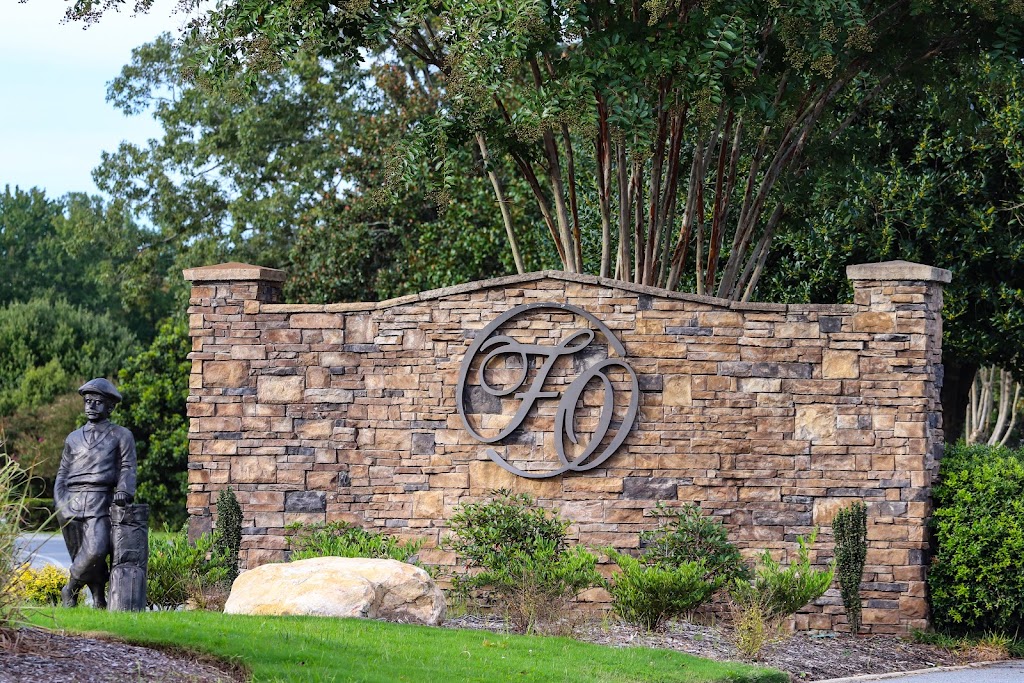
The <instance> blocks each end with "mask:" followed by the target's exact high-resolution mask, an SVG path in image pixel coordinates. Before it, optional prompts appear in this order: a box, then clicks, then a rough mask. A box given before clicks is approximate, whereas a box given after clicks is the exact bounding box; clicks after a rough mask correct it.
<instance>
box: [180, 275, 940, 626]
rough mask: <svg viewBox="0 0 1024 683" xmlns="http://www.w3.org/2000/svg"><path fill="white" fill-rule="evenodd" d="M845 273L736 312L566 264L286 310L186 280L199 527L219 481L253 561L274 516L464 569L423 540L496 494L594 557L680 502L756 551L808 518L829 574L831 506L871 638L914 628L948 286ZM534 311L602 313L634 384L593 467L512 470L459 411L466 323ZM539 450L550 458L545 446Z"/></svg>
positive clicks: (239, 280)
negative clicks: (546, 518) (844, 290)
mask: <svg viewBox="0 0 1024 683" xmlns="http://www.w3.org/2000/svg"><path fill="white" fill-rule="evenodd" d="M848 276H849V277H850V279H851V280H852V281H853V286H854V291H855V296H854V303H853V304H849V305H777V304H755V303H745V304H739V303H730V302H727V301H724V300H720V299H714V298H709V297H699V296H692V295H685V294H678V293H671V292H666V291H663V290H658V289H654V288H649V287H643V286H639V285H630V284H626V283H621V282H616V281H611V280H603V279H599V278H595V277H590V276H582V275H569V274H565V273H560V272H545V273H535V274H529V275H523V276H514V277H506V278H499V279H496V280H490V281H486V282H478V283H471V284H467V285H463V286H458V287H452V288H449V289H445V290H439V291H435V292H427V293H423V294H420V295H413V296H409V297H403V298H400V299H395V300H391V301H385V302H381V303H367V304H333V305H331V304H329V305H292V304H280V303H277V302H278V301H279V299H280V286H281V283H282V281H283V280H284V277H285V276H284V273H283V272H281V271H275V270H270V269H266V268H260V267H255V266H247V265H244V264H224V265H220V266H209V267H205V268H196V269H192V270H188V271H185V277H186V278H187V279H188V280H190V281H191V282H192V298H191V306H190V308H189V313H190V328H191V331H190V334H191V336H192V338H193V353H192V356H191V358H192V375H191V379H190V387H191V391H190V397H189V403H188V415H189V417H190V431H189V439H190V447H189V453H190V455H189V473H188V474H189V497H188V507H189V513H190V515H191V529H192V531H193V532H200V531H203V530H206V529H209V528H210V527H211V525H212V524H213V523H214V520H213V517H214V515H215V512H216V506H215V503H216V499H217V494H218V492H219V491H220V490H221V489H223V488H224V487H226V486H231V487H232V488H234V489H235V491H237V495H238V499H239V501H240V503H241V506H242V512H243V519H244V522H243V525H244V529H243V534H244V536H243V541H242V558H243V562H244V564H245V565H246V566H248V567H253V566H256V565H258V564H261V563H265V562H269V561H276V560H281V559H283V558H284V557H285V551H286V543H285V537H284V533H285V532H284V527H285V526H286V525H287V524H289V523H292V522H296V521H300V522H323V521H333V520H347V521H350V522H355V523H358V524H361V525H364V526H369V527H379V528H383V529H386V530H388V531H389V532H393V533H399V534H403V535H409V536H421V537H425V538H426V539H428V546H429V547H434V549H432V550H426V551H424V552H423V557H424V559H425V560H427V561H432V562H440V563H453V562H454V558H453V557H451V556H450V555H449V554H448V553H445V552H443V551H442V550H440V549H436V547H435V546H436V545H437V542H438V540H439V537H440V536H442V535H443V533H444V527H445V519H446V518H448V517H449V516H450V515H451V514H452V510H453V509H454V508H455V507H456V506H457V505H459V504H460V503H466V502H469V501H471V500H476V499H479V498H480V497H482V496H485V495H486V494H487V492H488V491H490V490H492V489H495V488H498V487H508V488H513V489H515V490H517V491H525V492H530V493H532V494H533V495H534V496H535V497H536V498H537V499H538V500H539V502H540V503H541V504H542V505H544V506H547V507H551V508H557V509H559V510H560V511H561V513H562V514H563V515H564V516H565V517H567V518H568V519H570V520H572V521H573V526H572V534H573V537H574V539H575V540H578V541H579V542H581V543H584V544H588V545H591V546H607V545H612V546H616V547H618V548H626V549H628V548H636V547H637V546H638V542H639V532H640V531H641V530H643V529H646V528H650V527H651V526H652V524H651V520H650V518H645V516H644V514H645V511H647V510H649V509H651V508H652V507H653V506H654V505H655V503H656V502H658V501H663V502H666V503H668V504H682V503H684V502H689V501H693V502H696V503H698V504H700V506H701V507H702V508H703V509H704V510H706V511H707V512H708V513H710V514H714V515H717V516H719V517H720V518H721V519H722V520H723V521H724V522H725V524H726V525H727V526H728V529H729V534H730V538H731V539H732V540H733V541H734V542H736V543H737V544H738V545H740V547H742V548H745V549H747V552H748V554H750V553H754V552H759V551H760V550H762V549H766V548H767V549H770V550H772V551H773V553H774V554H775V555H776V556H778V557H786V556H787V555H788V554H791V553H792V552H793V551H794V549H795V547H796V536H797V535H800V534H808V533H810V532H811V531H812V529H813V528H814V527H815V526H820V527H821V530H822V533H821V535H820V536H819V543H818V544H817V546H816V556H817V561H818V562H820V563H825V562H827V561H828V560H829V559H830V558H831V551H832V539H831V529H830V527H829V524H830V521H831V519H832V516H833V514H834V513H835V510H836V509H838V508H839V507H840V506H843V505H845V504H848V503H850V502H852V501H854V500H864V501H866V502H867V503H868V509H869V528H868V538H869V543H870V546H869V550H868V557H867V568H866V571H865V577H864V581H865V583H864V584H863V591H864V595H865V597H866V602H865V609H864V623H865V630H869V631H871V632H876V633H879V632H881V633H888V632H902V631H906V630H908V629H910V628H914V627H923V626H926V625H927V612H926V610H927V607H926V602H925V583H924V578H925V577H924V572H925V566H926V562H927V555H928V552H927V551H928V544H927V535H926V530H925V523H926V519H927V517H928V515H929V512H930V509H929V505H930V504H929V495H930V486H931V484H932V481H933V479H934V477H935V474H936V469H937V461H938V457H939V456H940V455H941V444H942V429H941V424H942V423H941V413H940V404H939V389H940V384H941V376H942V373H941V365H940V345H941V336H942V335H941V318H940V310H941V307H942V283H943V282H948V281H949V273H948V272H947V271H942V270H939V269H936V268H931V267H928V266H922V265H917V264H909V263H903V262H892V263H887V264H870V265H863V266H852V267H850V269H849V270H848ZM530 302H563V303H569V304H572V305H574V306H577V307H579V308H580V309H583V310H585V311H587V312H589V313H591V314H593V315H594V316H596V317H597V318H598V319H600V320H601V321H602V322H603V323H604V324H605V325H607V326H608V327H609V328H610V329H611V330H612V331H613V333H614V334H615V335H616V336H617V337H618V339H619V340H621V342H622V343H623V344H624V346H625V349H626V354H627V359H628V362H629V363H630V364H631V366H632V367H633V369H634V370H635V371H636V374H637V377H638V380H639V386H640V394H641V395H640V404H639V405H640V407H639V414H638V416H637V418H636V421H635V425H634V426H633V429H632V431H631V433H630V435H629V437H628V438H627V439H626V441H625V443H624V444H623V445H622V447H621V448H620V449H619V451H618V452H617V453H616V454H615V455H614V456H612V457H611V458H610V459H608V460H607V461H606V462H605V463H603V464H602V465H601V466H600V467H597V468H595V469H593V470H590V471H587V472H579V473H567V474H563V475H560V476H557V477H554V478H551V479H524V478H520V477H516V476H514V475H512V474H510V473H509V472H506V471H505V470H504V469H502V468H501V467H499V466H498V465H497V464H495V463H494V462H492V461H491V459H490V458H488V456H487V455H486V454H485V448H486V445H485V444H483V443H480V442H479V441H477V440H475V439H474V438H473V437H472V436H471V435H470V434H469V433H468V432H467V431H466V430H465V429H464V427H463V423H462V420H461V418H460V416H459V415H458V413H457V411H456V406H455V387H456V384H457V381H458V373H459V366H460V363H461V362H462V360H463V356H464V355H465V353H466V350H467V348H468V347H469V345H470V344H471V343H472V339H473V337H474V335H475V333H476V331H479V330H480V329H481V328H483V327H484V326H485V325H487V324H488V323H489V322H491V321H492V320H494V318H496V317H497V316H498V315H499V314H501V313H503V312H505V311H507V310H509V309H510V308H511V307H513V306H516V305H519V304H522V303H530ZM570 318H571V316H569V317H566V316H559V315H549V316H546V317H545V316H541V317H539V318H537V319H532V318H531V322H530V323H529V324H528V325H525V326H523V325H520V326H519V327H520V328H521V329H518V330H517V332H516V333H517V334H520V335H522V334H529V333H530V331H531V330H532V331H533V332H535V333H536V337H537V339H538V340H539V343H544V342H545V340H546V343H556V342H557V341H558V340H559V339H562V338H564V337H566V336H568V335H569V334H570V333H571V330H572V329H578V328H579V327H580V324H579V319H578V317H577V319H575V320H570ZM563 328H564V329H563ZM524 330H525V331H524ZM544 410H547V412H548V413H550V412H551V410H550V408H546V409H544ZM483 412H487V411H483ZM491 412H497V411H491ZM541 412H543V410H542V411H541ZM486 417H487V416H486V415H485V416H484V418H485V419H486ZM538 424H539V423H538ZM549 424H550V423H549ZM532 438H533V437H529V438H528V439H527V442H528V443H530V444H532V445H533V446H535V447H537V448H540V447H541V446H543V445H544V444H547V445H548V446H550V440H551V438H552V437H551V436H550V435H547V436H543V437H537V439H536V440H533V441H531V440H530V439H532ZM517 443H519V444H522V443H524V442H523V441H522V439H520V440H519V441H517ZM534 450H536V448H535V449H534ZM842 611H843V610H842V606H841V603H840V601H839V599H838V593H837V592H836V591H835V590H834V589H833V591H831V592H830V593H829V594H828V595H827V596H826V597H825V598H824V599H822V600H820V601H819V602H818V604H816V605H813V606H812V607H810V608H808V611H807V613H805V614H801V615H800V616H799V618H798V626H799V627H803V628H832V627H839V628H842V627H843V625H844V624H845V617H844V616H843V615H842Z"/></svg>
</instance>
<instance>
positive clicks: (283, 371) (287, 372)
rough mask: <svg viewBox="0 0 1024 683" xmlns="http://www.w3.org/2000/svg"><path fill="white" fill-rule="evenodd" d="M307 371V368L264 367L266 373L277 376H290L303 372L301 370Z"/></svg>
mask: <svg viewBox="0 0 1024 683" xmlns="http://www.w3.org/2000/svg"><path fill="white" fill-rule="evenodd" d="M300 370H301V371H302V372H305V368H264V369H263V374H264V375H273V376H275V377H288V376H291V375H298V374H301V373H300V372H299V371H300Z"/></svg>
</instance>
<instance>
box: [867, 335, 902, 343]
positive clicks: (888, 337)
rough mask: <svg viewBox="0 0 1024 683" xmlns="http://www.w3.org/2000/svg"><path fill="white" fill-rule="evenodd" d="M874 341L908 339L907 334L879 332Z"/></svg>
mask: <svg viewBox="0 0 1024 683" xmlns="http://www.w3.org/2000/svg"><path fill="white" fill-rule="evenodd" d="M875 341H880V342H908V341H910V335H909V334H880V335H877V336H876V337H875Z"/></svg>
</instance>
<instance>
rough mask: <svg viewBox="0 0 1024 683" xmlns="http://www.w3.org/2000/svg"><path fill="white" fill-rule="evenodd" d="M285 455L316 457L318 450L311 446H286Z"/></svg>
mask: <svg viewBox="0 0 1024 683" xmlns="http://www.w3.org/2000/svg"><path fill="white" fill-rule="evenodd" d="M284 453H285V455H316V449H315V448H311V447H309V446H285V449H284Z"/></svg>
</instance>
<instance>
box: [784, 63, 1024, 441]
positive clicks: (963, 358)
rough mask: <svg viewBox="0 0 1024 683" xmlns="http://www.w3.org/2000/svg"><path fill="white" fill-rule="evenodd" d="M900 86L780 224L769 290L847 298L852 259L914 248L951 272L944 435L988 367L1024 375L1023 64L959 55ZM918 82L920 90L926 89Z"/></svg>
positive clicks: (789, 295) (863, 114) (863, 116)
mask: <svg viewBox="0 0 1024 683" xmlns="http://www.w3.org/2000/svg"><path fill="white" fill-rule="evenodd" d="M948 72H949V73H950V74H952V75H953V76H954V77H952V78H950V80H948V81H947V82H945V83H943V84H942V85H941V86H924V87H921V88H915V87H912V86H910V85H905V86H903V87H902V88H900V89H897V90H896V91H895V92H893V93H892V95H891V96H887V97H884V98H882V99H880V100H878V102H877V103H876V105H875V106H873V107H870V108H866V109H861V110H859V111H856V113H857V114H858V115H859V116H860V120H859V122H858V123H857V125H855V126H851V127H849V128H848V129H846V132H845V134H844V135H842V136H839V137H837V139H836V140H835V142H834V143H833V144H828V145H822V146H821V147H820V148H818V149H816V150H815V151H814V154H815V155H816V156H818V157H821V158H825V157H829V156H831V158H832V161H831V163H828V164H823V165H821V166H820V167H818V168H817V169H813V170H812V171H811V173H810V174H809V175H812V176H813V184H811V185H810V187H811V188H812V189H811V190H810V192H809V193H808V195H807V196H806V197H805V201H804V202H803V204H802V206H803V207H804V210H803V211H801V212H800V213H799V214H797V215H795V216H794V218H793V220H792V221H791V222H789V223H788V224H787V225H785V226H784V229H783V231H782V233H781V234H780V240H779V245H778V248H777V250H776V255H775V261H774V262H773V263H771V264H769V270H771V271H772V273H773V275H772V276H771V277H770V278H769V281H768V282H766V283H765V290H766V295H767V296H768V297H770V298H779V299H782V300H809V301H848V300H849V299H850V297H851V295H852V293H851V291H850V288H849V283H848V282H847V281H846V279H845V277H844V268H843V267H844V266H845V265H846V264H849V263H864V262H870V261H886V260H891V259H905V260H908V261H917V262H920V263H927V264H930V265H935V266H939V267H942V268H947V269H949V270H950V271H951V272H952V273H953V280H952V282H951V283H950V284H949V285H948V286H946V288H945V293H944V307H943V365H944V366H945V379H944V384H943V398H942V402H943V407H944V413H945V416H946V419H945V433H946V438H947V440H950V441H955V440H956V439H957V438H959V436H960V434H961V433H962V429H963V420H964V415H965V412H966V404H967V399H968V393H969V391H970V388H971V385H972V381H973V379H974V375H975V372H976V370H977V369H978V367H979V366H981V365H996V366H999V367H1003V368H1007V369H1011V370H1013V371H1014V372H1015V374H1016V375H1017V376H1018V377H1021V376H1022V373H1024V355H1022V354H1021V353H1020V349H1021V348H1022V345H1024V265H1022V264H1024V260H1022V256H1024V231H1022V230H1021V216H1022V214H1021V209H1020V207H1021V206H1022V204H1024V135H1022V133H1024V113H1022V112H1024V97H1022V96H1021V94H1020V88H1021V83H1022V81H1024V67H1022V66H1021V64H1020V62H1019V61H1018V60H1016V59H1015V58H1014V57H1012V56H1010V55H998V54H995V55H992V56H986V57H983V58H980V59H971V60H964V61H962V62H958V63H955V64H950V65H949V68H948ZM918 91H920V92H918Z"/></svg>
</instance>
